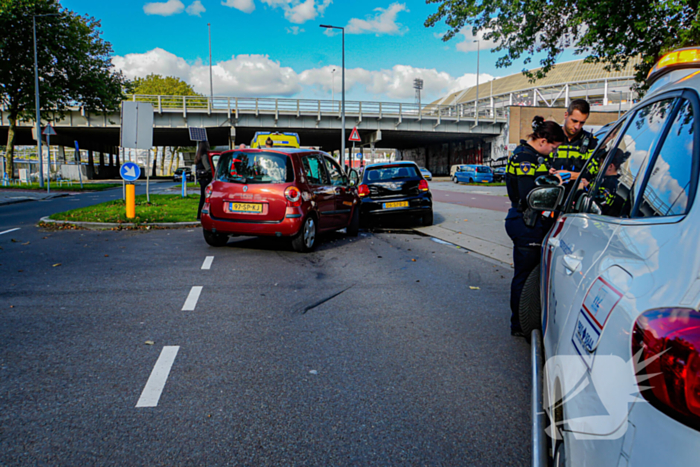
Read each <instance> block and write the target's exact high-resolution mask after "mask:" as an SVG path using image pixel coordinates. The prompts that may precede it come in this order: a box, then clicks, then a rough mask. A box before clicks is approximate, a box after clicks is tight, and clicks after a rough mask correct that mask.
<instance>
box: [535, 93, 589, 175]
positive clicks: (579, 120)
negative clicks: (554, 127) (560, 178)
mask: <svg viewBox="0 0 700 467" xmlns="http://www.w3.org/2000/svg"><path fill="white" fill-rule="evenodd" d="M590 113H591V106H590V105H588V102H586V101H585V100H584V99H576V100H574V101H572V102H571V104H569V107H568V108H567V109H566V112H564V134H565V135H566V141H564V144H562V145H561V146H559V148H558V149H557V150H556V151H554V152H553V153H552V154H550V155H549V157H547V159H546V160H547V166H548V167H551V168H554V169H555V170H557V172H564V173H569V174H570V175H571V180H576V179H577V178H578V176H579V174H580V173H581V171H582V170H583V166H584V165H585V164H586V161H587V160H588V159H589V157H590V156H591V155H592V154H593V151H594V150H595V148H596V145H597V144H598V140H596V138H595V136H593V134H592V133H590V132H588V131H586V130H584V129H583V125H585V124H586V120H588V116H589V115H590ZM592 169H593V170H592V171H591V173H598V168H597V167H596V168H592Z"/></svg>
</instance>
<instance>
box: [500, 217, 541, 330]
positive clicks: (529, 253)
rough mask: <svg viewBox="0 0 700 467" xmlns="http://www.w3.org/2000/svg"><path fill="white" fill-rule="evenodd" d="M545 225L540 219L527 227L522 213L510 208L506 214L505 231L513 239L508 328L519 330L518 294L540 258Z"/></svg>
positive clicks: (521, 291) (520, 293)
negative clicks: (532, 225) (512, 271)
mask: <svg viewBox="0 0 700 467" xmlns="http://www.w3.org/2000/svg"><path fill="white" fill-rule="evenodd" d="M547 230H548V228H547V226H545V225H544V224H543V222H542V220H541V219H538V220H537V224H535V226H534V227H531V228H530V227H527V226H526V225H525V222H524V221H523V215H522V213H519V212H518V211H517V210H516V209H515V208H511V209H510V210H509V211H508V215H507V216H506V233H507V234H508V236H509V237H510V238H511V240H513V269H514V273H513V281H512V282H511V284H510V311H511V316H510V328H511V329H512V330H518V331H519V330H520V317H519V310H520V296H521V295H522V293H523V286H524V285H525V281H526V280H527V277H528V276H529V275H530V273H531V272H532V271H533V270H534V269H535V268H536V267H538V266H539V264H540V260H541V258H542V240H544V237H545V236H546V235H547Z"/></svg>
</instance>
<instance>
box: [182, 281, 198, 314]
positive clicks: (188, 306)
mask: <svg viewBox="0 0 700 467" xmlns="http://www.w3.org/2000/svg"><path fill="white" fill-rule="evenodd" d="M201 293H202V286H201V285H195V286H193V287H192V290H190V294H189V295H188V296H187V300H185V304H184V305H183V306H182V311H192V310H194V309H195V307H196V306H197V300H199V294H201Z"/></svg>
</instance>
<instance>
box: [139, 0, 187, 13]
mask: <svg viewBox="0 0 700 467" xmlns="http://www.w3.org/2000/svg"><path fill="white" fill-rule="evenodd" d="M184 9H185V4H184V3H182V2H181V1H180V0H168V1H167V2H165V3H158V2H153V3H146V4H145V5H144V6H143V12H144V13H146V14H147V15H159V16H170V15H177V14H179V13H182V12H183V11H184Z"/></svg>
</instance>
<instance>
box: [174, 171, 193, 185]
mask: <svg viewBox="0 0 700 467" xmlns="http://www.w3.org/2000/svg"><path fill="white" fill-rule="evenodd" d="M183 171H184V172H185V174H186V176H187V181H188V182H194V174H193V173H192V169H190V168H189V167H180V168H179V169H176V170H175V172H174V173H173V181H174V182H181V181H182V172H183Z"/></svg>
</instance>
